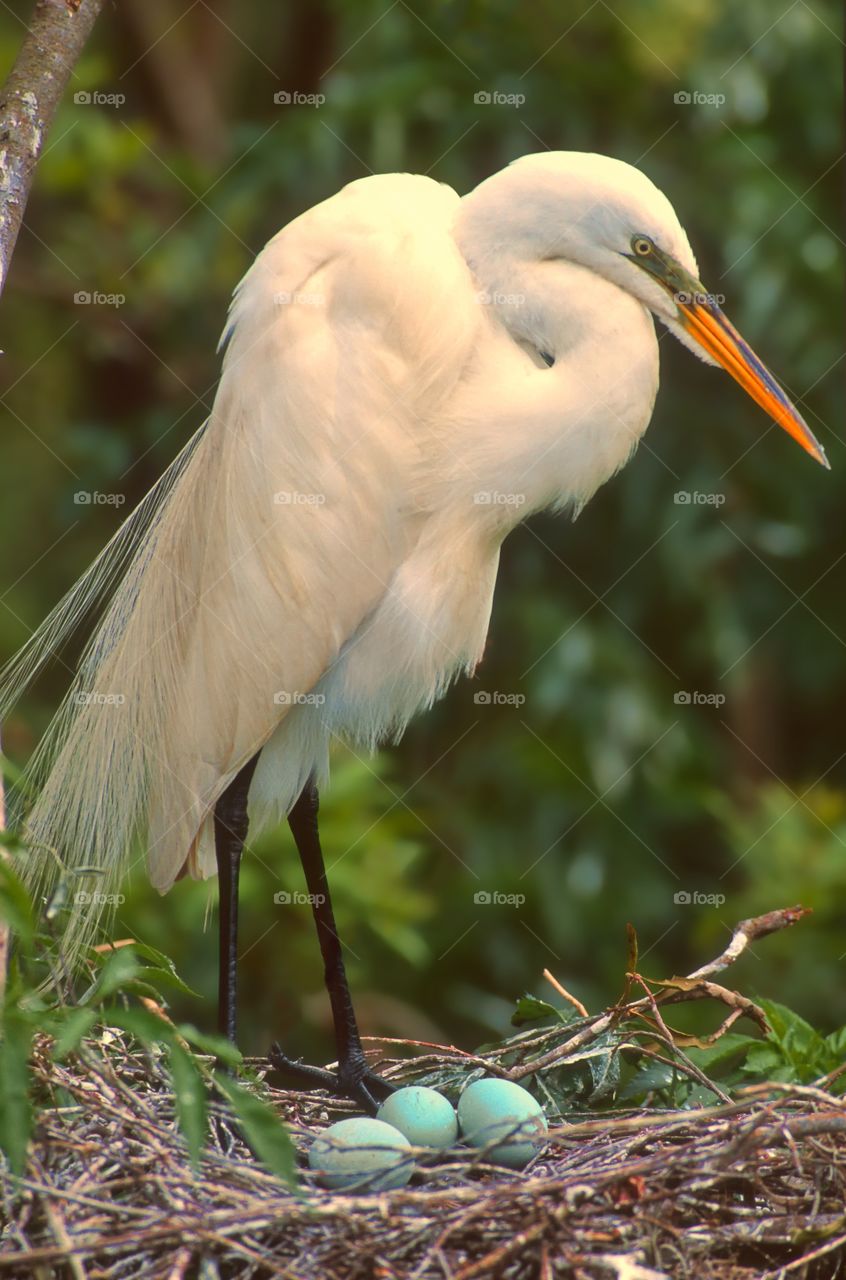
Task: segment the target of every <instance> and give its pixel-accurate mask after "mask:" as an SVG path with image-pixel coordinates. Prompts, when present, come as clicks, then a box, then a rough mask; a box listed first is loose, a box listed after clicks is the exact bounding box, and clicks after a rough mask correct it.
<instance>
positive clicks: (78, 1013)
mask: <svg viewBox="0 0 846 1280" xmlns="http://www.w3.org/2000/svg"><path fill="white" fill-rule="evenodd" d="M62 1014H63V1016H62V1017H61V1018H60V1019H58V1026H57V1027H56V1029H55V1030H54V1032H53V1034H54V1035H55V1037H56V1043H55V1044H54V1045H53V1057H54V1059H55V1060H56V1061H57V1062H61V1060H62V1058H65V1057H67V1055H68V1054H69V1053H73V1051H74V1049H78V1048H79V1045H80V1042H81V1040H82V1038H83V1036H86V1035H87V1034H88V1032H89V1031H90V1030H91V1028H92V1027H93V1026H94V1024H95V1022H96V1021H97V1014H96V1013H95V1011H94V1010H93V1009H69V1010H68V1011H67V1013H65V1011H64V1010H63V1011H62Z"/></svg>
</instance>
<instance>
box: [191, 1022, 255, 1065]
mask: <svg viewBox="0 0 846 1280" xmlns="http://www.w3.org/2000/svg"><path fill="white" fill-rule="evenodd" d="M178 1030H179V1034H180V1035H181V1036H182V1038H183V1040H187V1041H188V1043H189V1044H192V1045H194V1047H195V1048H197V1049H199V1050H200V1052H201V1053H210V1054H212V1056H213V1057H215V1058H220V1060H221V1062H225V1063H226V1064H227V1065H228V1066H233V1067H237V1066H239V1065H240V1063H241V1062H242V1061H243V1058H242V1056H241V1050H240V1049H238V1048H237V1047H236V1046H235V1045H234V1044H233V1043H232V1041H231V1040H227V1039H226V1036H221V1035H209V1034H207V1033H206V1032H205V1031H198V1030H197V1028H196V1027H195V1026H193V1025H192V1024H191V1023H190V1022H182V1023H180V1025H179V1028H178Z"/></svg>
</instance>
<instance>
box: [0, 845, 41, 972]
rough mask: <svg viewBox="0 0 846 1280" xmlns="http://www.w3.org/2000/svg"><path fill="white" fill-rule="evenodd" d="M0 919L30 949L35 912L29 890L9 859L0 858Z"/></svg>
mask: <svg viewBox="0 0 846 1280" xmlns="http://www.w3.org/2000/svg"><path fill="white" fill-rule="evenodd" d="M0 919H2V920H5V921H6V923H7V924H8V925H9V926H10V928H11V929H13V930H14V932H15V933H16V934H17V936H18V938H19V939H20V943H21V946H22V947H23V948H24V949H25V950H26V951H30V950H31V948H32V940H33V936H34V934H35V913H34V911H33V909H32V900H31V898H30V896H29V892H28V890H27V888H26V886H25V884H24V882H23V881H22V880H21V878H20V876H19V875H18V874H17V872H16V871H15V869H14V867H13V865H12V863H11V861H7V860H6V859H5V858H4V859H0Z"/></svg>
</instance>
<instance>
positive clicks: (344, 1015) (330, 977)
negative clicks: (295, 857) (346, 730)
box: [270, 780, 393, 1112]
mask: <svg viewBox="0 0 846 1280" xmlns="http://www.w3.org/2000/svg"><path fill="white" fill-rule="evenodd" d="M318 805H319V798H318V794H317V787H316V786H315V785H314V782H313V781H311V780H309V781H308V782H307V783H306V785H305V787H304V788H303V791H302V794H301V795H300V797H299V799H298V800H297V802H296V804H295V805H294V807H293V809H292V810H291V812H290V813H289V815H288V823H289V825H290V827H291V831H292V833H293V836H294V840H295V842H296V845H297V850H298V852H299V855H300V861H301V862H302V864H303V871H304V872H305V878H306V884H307V885H308V891H309V894H310V895H311V900H312V911H313V913H314V922H315V924H316V925H317V936H318V939H319V942H320V953H321V955H322V956H323V967H324V975H325V981H326V989H327V991H328V992H329V1000H330V1003H331V1005H332V1021H333V1023H334V1026H335V1041H336V1044H337V1049H338V1074H337V1077H336V1076H334V1075H333V1074H332V1073H331V1072H330V1071H323V1070H321V1069H320V1068H319V1067H308V1066H304V1065H303V1064H302V1063H300V1062H293V1061H292V1060H291V1059H290V1058H288V1057H286V1055H285V1054H284V1053H283V1052H282V1050H281V1049H280V1048H279V1046H278V1045H276V1044H274V1045H273V1046H272V1047H271V1050H270V1062H271V1063H272V1065H273V1066H274V1067H278V1068H280V1069H282V1070H285V1071H286V1072H288V1073H291V1074H294V1075H296V1076H298V1077H299V1078H300V1080H301V1081H302V1082H303V1083H304V1084H306V1085H311V1086H313V1087H320V1088H324V1089H330V1090H331V1091H332V1092H334V1093H343V1094H348V1095H349V1096H350V1097H353V1098H355V1099H356V1100H357V1101H359V1102H361V1103H362V1104H363V1105H364V1106H365V1107H367V1109H368V1110H370V1111H374V1112H375V1111H376V1109H377V1107H378V1099H379V1098H383V1097H386V1096H387V1094H389V1093H391V1092H393V1086H392V1085H390V1084H388V1082H387V1081H386V1080H382V1079H381V1077H380V1076H378V1075H376V1073H375V1072H373V1071H371V1070H370V1069H369V1067H368V1066H367V1062H366V1060H365V1057H364V1050H363V1049H362V1047H361V1037H360V1035H359V1032H358V1025H357V1023H356V1019H355V1010H354V1009H353V1003H352V996H351V995H350V989H349V984H348V983H347V975H346V972H345V970H344V959H343V956H342V954H341V942H340V939H339V937H338V931H337V928H336V926H335V915H334V912H333V911H332V900H331V898H330V896H329V882H328V880H327V878H326V867H325V865H324V863H323V851H322V850H321V848H320V835H319V832H318V826H317V810H318Z"/></svg>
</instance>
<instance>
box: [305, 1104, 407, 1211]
mask: <svg viewBox="0 0 846 1280" xmlns="http://www.w3.org/2000/svg"><path fill="white" fill-rule="evenodd" d="M410 1145H411V1144H410V1143H409V1141H408V1138H406V1137H404V1136H403V1134H401V1133H400V1132H399V1130H398V1129H395V1128H394V1126H393V1125H390V1124H385V1122H384V1121H383V1120H371V1119H370V1118H369V1117H368V1116H354V1117H353V1118H352V1119H350V1120H339V1121H338V1122H337V1124H332V1125H330V1126H329V1128H328V1129H325V1130H324V1131H323V1133H321V1134H320V1136H319V1137H318V1138H316V1139H315V1141H314V1143H313V1144H312V1147H311V1150H310V1151H309V1153H308V1163H309V1168H311V1169H313V1170H314V1171H315V1173H316V1174H317V1178H318V1181H319V1182H320V1183H321V1184H322V1185H323V1186H324V1187H329V1188H331V1190H333V1191H350V1190H355V1191H357V1192H362V1193H364V1192H367V1191H388V1190H390V1189H391V1188H393V1187H404V1186H405V1184H406V1183H407V1182H408V1180H409V1178H410V1177H411V1175H412V1173H413V1172H414V1162H413V1161H412V1159H411V1158H410V1156H409V1154H408V1153H409V1149H410Z"/></svg>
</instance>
